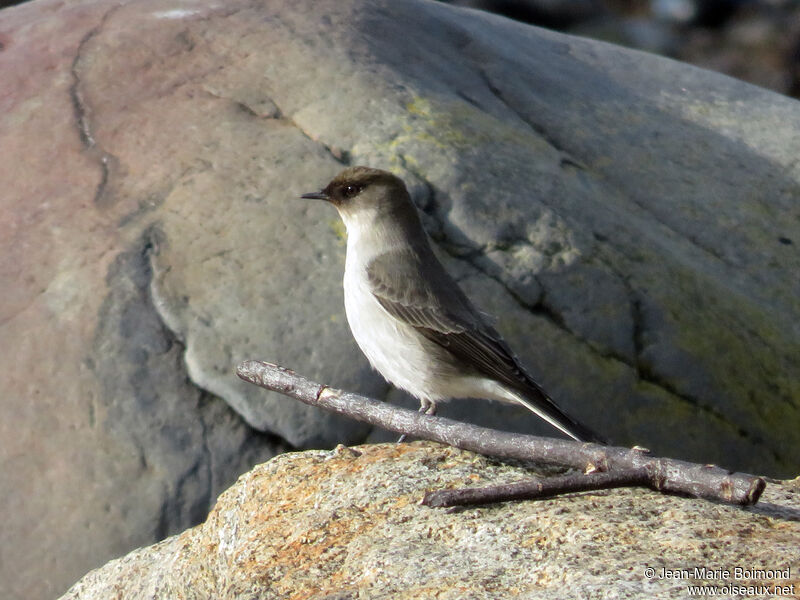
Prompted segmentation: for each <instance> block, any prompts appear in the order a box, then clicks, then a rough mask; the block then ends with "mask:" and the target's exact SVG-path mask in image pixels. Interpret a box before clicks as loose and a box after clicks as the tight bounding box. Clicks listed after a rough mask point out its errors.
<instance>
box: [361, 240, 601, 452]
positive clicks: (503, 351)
mask: <svg viewBox="0 0 800 600" xmlns="http://www.w3.org/2000/svg"><path fill="white" fill-rule="evenodd" d="M367 277H368V279H369V283H370V286H371V290H372V294H373V295H374V296H375V298H376V299H377V300H378V302H379V303H380V305H381V306H382V307H383V308H384V309H385V310H386V312H388V313H389V314H390V315H391V316H392V317H394V318H395V319H398V320H400V321H402V322H403V323H406V324H408V325H411V326H412V327H414V328H416V329H417V330H418V331H419V332H420V333H421V334H422V335H424V336H425V337H426V338H427V339H429V340H431V341H432V342H434V343H436V344H438V345H439V346H441V347H442V348H446V349H447V350H449V351H450V352H451V353H452V354H453V356H454V358H456V359H457V361H458V362H459V364H461V365H462V366H468V367H471V368H472V369H474V370H475V371H476V372H477V373H480V374H482V375H484V376H486V377H489V378H491V379H494V380H496V381H499V382H501V383H504V384H506V385H508V386H509V387H510V388H511V389H514V390H516V391H517V392H520V393H521V394H522V395H523V396H524V397H525V399H526V400H527V401H528V402H529V403H530V404H531V405H533V407H532V410H534V411H535V412H537V413H538V414H540V416H544V415H547V417H548V418H549V420H551V422H552V421H555V422H557V423H560V424H561V426H563V427H564V428H565V429H566V430H567V431H569V432H571V433H570V435H571V436H572V437H575V438H576V439H581V440H587V441H596V442H601V443H603V442H604V440H603V439H602V438H601V437H600V436H598V435H597V434H595V433H594V432H592V431H591V430H590V429H588V428H587V427H585V426H584V425H581V424H580V423H578V422H577V421H575V420H574V419H572V418H571V417H570V416H568V415H567V414H566V413H564V412H563V411H562V410H561V409H560V408H559V407H558V406H557V405H556V404H555V403H554V402H553V401H552V400H551V399H550V397H549V396H548V395H547V394H546V393H545V392H544V390H542V388H541V387H539V384H537V383H536V382H535V381H534V380H533V378H531V376H530V375H528V373H526V372H525V370H524V369H523V368H522V367H521V366H520V364H519V362H518V361H517V359H516V357H515V356H514V353H513V352H512V351H511V349H510V348H509V347H508V344H506V342H505V341H504V340H503V338H502V337H501V336H500V334H499V333H498V332H497V331H496V330H495V329H494V328H493V327H491V326H490V325H488V324H487V323H486V322H485V321H484V320H483V318H482V317H481V315H480V313H479V312H478V311H477V310H476V309H475V308H474V307H473V306H472V304H471V303H470V301H469V300H468V299H467V297H466V296H465V295H464V293H463V292H462V291H461V288H459V287H458V284H457V283H456V282H455V281H454V280H453V279H452V278H451V277H450V276H449V275H448V274H447V272H446V271H445V270H444V268H443V267H442V266H441V264H440V263H439V261H438V260H436V258H435V257H434V256H433V254H432V253H431V254H430V256H429V259H428V260H425V261H421V260H420V259H419V257H418V256H417V255H416V254H415V253H414V252H413V251H410V250H409V251H394V252H389V253H386V254H383V255H381V256H378V257H377V258H375V259H374V260H372V261H371V262H370V263H369V265H368V266H367Z"/></svg>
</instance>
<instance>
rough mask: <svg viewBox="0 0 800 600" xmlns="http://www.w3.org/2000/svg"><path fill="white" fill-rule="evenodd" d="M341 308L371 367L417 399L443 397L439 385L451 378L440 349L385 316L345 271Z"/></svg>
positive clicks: (361, 284) (363, 284) (365, 289)
mask: <svg viewBox="0 0 800 600" xmlns="http://www.w3.org/2000/svg"><path fill="white" fill-rule="evenodd" d="M344 306H345V312H346V314H347V321H348V323H349V324H350V330H351V331H352V333H353V337H354V338H355V340H356V343H357V344H358V346H359V348H361V351H362V352H363V353H364V355H365V356H366V357H367V359H368V360H369V362H370V364H371V365H372V367H373V368H374V369H375V370H376V371H378V372H379V373H380V374H381V375H383V377H384V378H386V379H387V380H388V381H389V382H390V383H392V384H393V385H394V386H396V387H398V388H400V389H403V390H405V391H407V392H409V393H410V394H412V395H413V396H416V397H417V398H419V399H424V400H430V401H432V402H436V401H438V400H442V399H445V398H447V397H449V396H447V395H446V394H445V393H443V392H444V390H443V389H442V384H444V383H445V382H446V381H447V380H449V379H450V378H451V377H452V374H451V373H449V372H448V371H449V369H448V364H447V361H446V360H445V361H443V360H441V359H442V358H444V356H439V355H440V354H441V353H442V352H443V350H441V349H440V348H439V347H438V346H436V345H435V344H433V343H432V342H430V341H429V340H427V339H426V338H425V337H424V336H423V335H422V334H420V333H419V332H418V331H416V330H415V329H414V328H413V327H411V326H410V325H407V324H405V323H403V322H401V321H399V320H397V319H395V318H394V317H392V316H391V315H390V314H389V313H387V312H386V311H385V310H384V309H383V307H382V306H381V305H380V303H379V302H378V301H377V300H376V299H375V296H373V295H372V292H371V291H370V290H369V288H368V284H367V283H366V282H362V281H359V278H357V277H348V273H347V271H345V284H344Z"/></svg>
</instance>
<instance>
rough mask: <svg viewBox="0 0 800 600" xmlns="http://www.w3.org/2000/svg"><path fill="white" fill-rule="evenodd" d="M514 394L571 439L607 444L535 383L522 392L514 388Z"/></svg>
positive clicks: (532, 410) (528, 407) (520, 401)
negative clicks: (531, 387)
mask: <svg viewBox="0 0 800 600" xmlns="http://www.w3.org/2000/svg"><path fill="white" fill-rule="evenodd" d="M534 385H535V384H534ZM514 395H515V396H517V400H518V401H519V403H520V404H522V405H523V406H524V407H525V408H527V409H528V410H530V411H531V412H533V413H535V414H536V415H537V416H539V417H541V418H542V419H544V420H545V421H547V422H548V423H550V425H552V426H553V427H555V428H556V429H558V430H560V431H562V432H563V433H565V434H567V435H568V436H569V437H571V438H572V439H574V440H576V441H578V442H593V443H595V444H608V440H606V439H605V438H603V437H602V436H600V435H598V434H597V433H595V432H594V431H592V430H591V429H589V428H588V427H586V426H585V425H582V424H581V423H578V421H576V420H575V419H573V418H572V417H570V416H569V415H568V414H567V413H565V412H564V411H563V410H561V409H560V408H559V407H558V406H557V405H556V403H555V402H553V400H552V399H551V398H550V397H549V396H548V395H547V394H545V393H544V392H543V391H542V390H541V388H539V386H538V385H535V387H533V389H530V388H528V389H526V390H525V391H524V392H523V391H522V390H518V389H517V390H514Z"/></svg>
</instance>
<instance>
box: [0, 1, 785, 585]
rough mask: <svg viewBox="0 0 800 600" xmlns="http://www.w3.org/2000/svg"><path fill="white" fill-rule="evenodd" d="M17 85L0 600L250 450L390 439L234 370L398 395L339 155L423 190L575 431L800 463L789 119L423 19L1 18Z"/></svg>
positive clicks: (152, 13) (82, 566) (486, 302)
mask: <svg viewBox="0 0 800 600" xmlns="http://www.w3.org/2000/svg"><path fill="white" fill-rule="evenodd" d="M0 69H2V73H3V94H2V96H0V107H2V110H0V147H1V148H2V149H3V160H2V161H0V189H2V194H0V202H2V216H1V217H0V244H2V249H1V250H0V289H1V290H2V296H1V297H0V348H2V352H3V360H2V361H0V370H2V374H0V382H2V384H1V385H2V389H0V401H1V402H2V408H3V419H2V421H1V422H0V482H2V484H0V485H2V491H3V494H4V498H5V499H6V505H7V507H8V510H9V511H10V512H9V514H12V515H13V518H10V519H5V520H3V523H2V525H0V536H2V544H0V582H2V584H0V595H1V596H3V597H5V598H23V597H24V598H33V599H36V598H44V597H51V596H52V595H54V594H55V593H57V592H59V591H61V590H63V589H65V588H66V587H67V585H68V584H69V583H70V582H72V581H74V580H75V579H76V578H77V577H78V576H79V575H80V574H81V573H83V572H85V571H86V570H87V569H88V568H90V567H92V566H95V565H98V564H100V563H101V562H102V561H104V560H106V559H107V558H108V557H110V556H113V555H119V554H121V553H122V552H125V551H127V550H129V549H131V548H133V547H135V546H137V545H141V544H145V543H150V542H152V541H154V540H156V539H159V538H161V537H163V536H164V535H166V534H169V533H171V532H175V531H179V530H181V529H183V528H184V527H186V526H188V525H190V524H192V523H196V522H198V520H199V519H201V518H202V517H203V514H204V513H205V510H206V508H207V507H208V506H209V504H210V502H212V501H213V498H214V496H215V495H216V492H217V491H218V490H219V489H221V488H222V487H223V486H224V483H225V482H227V481H230V479H231V478H232V477H234V476H235V475H236V474H237V473H239V472H241V471H242V470H244V469H246V468H248V467H249V466H250V465H251V464H252V463H253V461H255V460H258V459H263V458H266V457H268V456H271V455H272V454H274V453H275V452H279V451H281V450H283V449H285V448H287V447H313V446H325V445H332V444H334V443H335V442H337V441H345V442H352V441H357V440H360V439H365V437H366V436H368V435H370V433H369V432H368V431H367V430H366V429H365V428H364V427H362V426H360V425H357V424H354V423H349V422H346V421H343V420H341V419H337V418H334V417H331V416H328V415H324V414H320V413H318V412H315V411H312V410H311V409H309V408H307V407H304V406H301V405H298V404H296V403H293V402H291V401H289V400H287V399H285V398H281V397H279V396H277V395H270V394H265V393H263V392H262V391H261V390H259V389H256V388H255V387H254V386H250V385H247V384H244V383H242V382H240V381H239V380H238V379H236V377H235V376H234V375H233V369H234V366H235V364H236V363H237V362H238V361H240V360H242V359H245V358H264V359H268V360H272V361H276V362H281V363H284V364H286V365H287V366H290V367H292V368H294V369H296V370H298V371H299V372H301V373H303V374H306V375H308V376H310V377H313V378H315V379H317V380H320V381H324V382H325V383H328V384H331V385H335V386H337V387H341V388H347V389H353V390H357V391H360V392H363V393H367V394H371V395H374V396H378V397H384V398H390V397H391V398H395V397H396V396H397V395H396V394H395V393H393V392H391V391H390V389H389V387H388V386H387V385H386V384H385V383H384V382H383V381H382V380H381V379H380V377H379V376H378V375H377V374H375V373H373V372H371V371H370V370H369V368H368V365H367V363H366V361H365V360H364V359H363V358H362V357H361V355H360V354H359V352H358V351H357V348H356V347H355V345H354V343H353V342H352V339H351V337H350V334H349V332H348V330H347V326H346V323H345V320H344V315H343V310H342V298H341V283H340V281H341V274H342V268H343V257H344V245H343V241H342V228H341V225H340V224H339V222H338V219H337V217H336V216H335V214H334V213H333V211H332V210H331V209H330V207H327V206H323V205H321V204H314V203H309V202H302V201H300V200H298V199H297V196H298V194H300V193H301V192H305V191H309V190H315V189H317V188H319V187H320V186H321V185H323V184H324V183H325V182H326V181H327V180H328V179H329V178H330V177H331V176H332V175H333V174H334V173H335V172H337V171H338V170H339V169H340V168H341V167H342V165H343V164H355V163H362V164H369V165H372V166H376V167H383V168H390V169H392V170H394V171H395V172H397V173H398V174H400V175H401V176H403V177H404V178H406V180H407V181H408V182H409V184H410V186H411V188H412V191H413V193H414V196H415V199H416V200H417V201H418V203H419V205H420V207H421V208H422V209H423V210H424V211H425V218H426V224H427V226H428V227H429V230H430V232H431V234H432V235H433V236H434V238H435V240H436V242H437V246H438V249H439V250H440V251H441V254H442V256H443V258H444V259H445V260H446V261H447V262H448V264H449V266H450V267H451V268H452V270H453V271H454V273H456V274H457V275H458V277H459V278H460V279H461V281H462V283H463V284H464V286H465V287H466V288H467V289H468V291H469V292H470V293H471V294H472V296H473V297H474V298H475V300H476V302H477V303H478V304H479V305H480V306H482V308H484V309H485V310H487V311H488V312H491V313H494V314H495V315H496V316H497V317H498V323H497V327H498V328H499V329H500V330H501V331H502V332H503V333H504V334H505V335H506V336H507V337H508V339H509V341H510V342H511V344H512V345H513V346H514V347H515V348H516V349H517V351H518V353H519V354H520V355H521V356H522V357H523V359H524V360H525V361H526V362H527V363H528V364H529V366H530V367H531V370H532V371H533V372H534V373H536V374H537V376H538V377H539V379H540V380H541V381H542V383H543V384H544V386H545V387H546V388H547V389H548V390H550V392H551V393H552V395H553V396H554V397H556V398H557V399H558V401H559V403H560V404H562V405H563V406H564V407H565V409H567V410H568V411H569V412H571V413H573V414H574V415H575V416H576V417H578V418H580V419H581V420H583V421H586V422H587V423H588V424H589V425H591V426H593V427H594V428H595V429H597V430H599V431H601V432H603V433H605V434H606V435H609V436H611V437H613V438H614V439H616V440H617V441H619V442H622V443H633V442H638V443H641V444H644V445H646V446H648V447H650V448H652V449H653V450H654V451H656V452H658V453H659V454H671V455H675V456H680V457H684V458H693V459H697V460H702V461H708V462H718V463H722V464H725V465H727V466H731V467H735V468H739V469H745V470H753V471H758V472H766V473H769V474H773V475H790V474H794V473H795V472H796V465H797V463H796V459H797V456H798V448H799V447H800V427H798V424H799V422H800V387H798V386H799V385H800V384H798V381H800V358H798V357H800V343H798V339H800V335H798V333H799V332H798V323H800V314H799V313H800V304H799V303H798V301H797V298H798V295H799V294H800V280H798V278H797V277H796V273H798V272H800V268H799V267H800V264H798V263H800V256H799V255H798V252H797V245H798V244H800V218H799V217H800V212H799V211H800V208H798V206H800V205H798V203H797V197H798V194H799V193H800V185H799V183H798V180H800V166H799V165H798V162H797V156H798V155H800V137H798V136H797V135H796V132H797V131H798V130H800V105H798V103H797V102H796V101H793V100H789V99H786V98H783V97H780V96H777V95H775V94H772V93H769V92H766V91H763V90H760V89H757V88H754V87H751V86H748V85H745V84H742V83H739V82H736V81H734V80H731V79H728V78H726V77H723V76H720V75H715V74H712V73H708V72H705V71H702V70H698V69H694V68H691V67H687V66H685V65H681V64H678V63H675V62H671V61H668V60H664V59H660V58H656V57H653V56H649V55H645V54H640V53H636V52H632V51H627V50H622V49H619V48H615V47H613V46H609V45H604V44H601V43H597V42H591V41H586V40H580V39H577V38H571V37H566V36H562V35H558V34H553V33H548V32H546V31H542V30H539V29H535V28H531V27H528V26H524V25H520V24H517V23H513V22H511V21H508V20H505V19H503V18H499V17H493V16H491V15H487V14H484V13H479V12H473V11H467V10H462V9H458V8H454V7H450V6H447V5H443V4H439V3H433V2H424V1H422V0H406V1H402V2H400V1H389V0H383V1H377V0H376V1H369V2H367V1H365V0H346V1H341V0H335V1H334V0H326V1H316V2H311V1H310V0H305V1H297V2H292V3H288V2H261V3H258V2H257V3H253V2H243V1H240V0H234V1H231V2H225V3H215V2H194V3H191V4H184V3H176V2H173V1H168V0H155V1H139V2H131V3H119V2H116V1H111V0H93V1H90V0H84V1H77V2H71V3H68V4H63V3H60V2H56V1H55V0H52V1H51V0H41V1H37V2H32V3H29V4H26V5H23V6H19V7H13V8H9V9H6V10H4V11H3V12H2V13H0ZM223 401H224V403H227V404H224V403H223ZM228 407H232V409H229V408H228ZM448 409H449V410H450V411H451V412H450V414H451V415H456V416H459V415H460V416H464V417H465V418H466V417H469V418H471V419H474V420H477V421H480V422H482V423H485V424H495V425H499V426H504V427H515V428H518V429H526V430H529V431H539V432H544V431H548V430H547V428H546V427H545V426H543V425H541V424H539V423H538V422H536V419H535V418H533V417H532V416H530V415H528V413H526V412H525V411H524V410H522V409H516V408H514V407H497V406H494V405H490V404H488V403H481V402H470V403H466V402H465V403H461V404H457V403H454V404H453V405H452V406H450V407H447V408H446V409H445V410H446V411H447V410H448ZM234 411H235V412H234ZM239 416H241V418H242V419H243V420H240V419H239ZM256 430H258V431H262V432H265V433H264V435H259V434H258V433H257V431H256ZM377 437H378V436H377V435H375V434H373V438H377Z"/></svg>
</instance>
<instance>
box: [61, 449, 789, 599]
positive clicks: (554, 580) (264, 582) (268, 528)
mask: <svg viewBox="0 0 800 600" xmlns="http://www.w3.org/2000/svg"><path fill="white" fill-rule="evenodd" d="M526 475H527V473H526V472H525V471H524V470H522V469H521V468H518V467H512V466H508V465H503V464H500V463H496V462H494V461H491V460H487V459H486V458H484V457H480V456H476V455H474V454H471V453H468V452H463V451H460V450H456V449H453V448H449V447H444V446H439V445H436V444H432V443H414V444H402V445H395V444H383V445H368V446H359V447H354V448H346V447H343V446H341V447H339V448H337V449H335V450H334V451H331V452H319V451H307V452H304V453H294V454H284V455H282V456H280V457H277V458H274V459H272V460H271V461H269V462H268V463H265V464H263V465H260V466H258V467H256V468H255V469H253V471H251V472H250V473H247V474H246V475H244V476H242V477H241V478H240V479H239V481H238V482H237V483H236V484H235V485H234V486H233V487H232V488H230V489H229V490H228V491H226V492H225V493H224V494H223V495H222V496H221V497H220V499H219V502H218V503H217V505H216V507H215V508H214V510H213V511H212V512H211V514H210V515H209V518H208V520H207V521H206V522H205V523H204V524H203V525H200V526H198V527H196V528H194V529H191V530H189V531H186V532H184V533H183V534H181V535H179V536H175V537H172V538H169V539H168V540H165V541H164V542H162V543H160V544H157V545H155V546H152V547H150V548H144V549H141V550H137V551H135V552H132V553H131V554H129V555H128V556H126V557H123V558H122V559H119V560H116V561H112V562H111V563H109V564H107V565H106V566H104V567H102V568H101V569H99V570H96V571H93V572H92V573H90V574H88V575H87V576H86V577H85V578H84V579H82V580H81V581H80V582H79V583H77V584H76V585H75V586H74V587H73V588H72V589H71V590H70V591H69V592H68V593H67V594H66V595H65V596H63V597H62V600H94V599H98V600H99V599H101V598H102V599H107V598H126V599H131V600H133V599H136V600H145V599H149V598H173V599H178V598H181V599H183V598H220V599H234V598H236V599H242V598H261V599H272V598H276V599H277V598H297V599H299V598H305V599H308V600H312V599H319V600H322V599H325V598H327V599H330V598H341V599H345V598H354V599H355V598H370V599H378V598H381V599H382V598H387V599H388V598H408V599H412V598H439V599H441V598H447V599H453V600H455V599H463V598H486V599H490V598H531V599H532V598H548V599H549V598H553V599H563V598H598V599H599V598H682V597H685V596H686V595H687V586H688V585H704V584H705V585H715V586H716V585H719V586H722V585H724V584H726V583H727V584H735V585H740V586H746V585H775V584H778V585H786V586H791V585H794V586H795V590H796V591H800V572H799V571H798V569H800V562H798V554H797V548H798V545H800V484H799V483H798V480H794V481H791V482H782V483H770V484H769V485H768V486H767V489H766V492H765V494H764V496H763V499H762V501H761V503H760V504H758V505H757V506H756V507H753V508H749V509H742V508H738V507H732V506H724V505H718V504H714V503H711V502H706V501H702V500H695V499H684V498H677V497H669V496H663V495H659V494H656V493H654V492H650V491H646V490H638V489H636V490H634V489H626V490H609V491H603V492H594V493H583V494H573V495H569V496H564V497H560V498H554V499H550V500H544V501H538V502H514V503H506V504H501V505H497V506H491V507H481V508H469V509H465V510H461V511H455V512H448V511H446V510H441V509H431V508H427V507H425V506H421V505H420V504H419V500H420V498H421V497H422V495H423V494H424V492H425V491H427V490H432V489H440V488H445V487H463V486H479V485H489V484H497V483H501V482H512V481H519V480H520V479H522V478H524V477H525V476H526ZM695 567H697V568H702V569H705V570H706V578H705V579H704V578H703V577H699V578H696V577H694V576H691V577H686V578H678V579H674V578H669V577H666V576H664V575H662V573H666V572H667V571H662V569H667V570H669V571H670V572H672V571H679V570H681V569H689V570H692V573H694V571H693V570H694V568H695ZM736 567H741V568H747V569H756V568H760V569H779V570H781V573H780V574H775V573H773V574H772V577H771V578H764V577H756V578H745V579H740V580H734V579H730V580H728V581H717V580H714V579H709V578H708V573H709V572H711V571H723V570H725V569H728V570H730V571H731V572H732V573H733V571H734V569H735V568H736ZM787 567H788V569H789V571H788V575H789V577H788V579H781V576H782V575H783V574H784V573H787V572H786V569H787ZM648 569H653V570H654V575H652V576H649V571H648ZM731 577H732V576H731ZM726 597H736V595H735V594H734V595H732V596H726Z"/></svg>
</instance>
